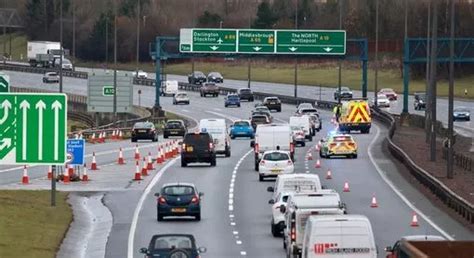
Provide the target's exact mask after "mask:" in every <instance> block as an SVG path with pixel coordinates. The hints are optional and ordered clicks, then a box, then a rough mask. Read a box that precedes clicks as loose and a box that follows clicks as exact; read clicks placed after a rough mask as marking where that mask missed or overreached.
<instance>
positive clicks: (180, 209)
mask: <svg viewBox="0 0 474 258" xmlns="http://www.w3.org/2000/svg"><path fill="white" fill-rule="evenodd" d="M171 211H172V212H176V213H183V212H186V208H172V209H171Z"/></svg>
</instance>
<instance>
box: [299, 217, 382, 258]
mask: <svg viewBox="0 0 474 258" xmlns="http://www.w3.org/2000/svg"><path fill="white" fill-rule="evenodd" d="M302 257H303V258H335V257H344V258H360V257H364V258H376V257H377V248H376V246H375V239H374V233H373V231H372V226H371V224H370V221H369V219H368V218H367V217H366V216H363V215H328V216H310V217H309V219H308V221H307V222H306V227H305V233H304V238H303V252H302Z"/></svg>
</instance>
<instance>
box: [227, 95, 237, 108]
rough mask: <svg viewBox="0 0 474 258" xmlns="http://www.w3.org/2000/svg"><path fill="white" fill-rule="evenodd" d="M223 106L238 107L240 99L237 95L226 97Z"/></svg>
mask: <svg viewBox="0 0 474 258" xmlns="http://www.w3.org/2000/svg"><path fill="white" fill-rule="evenodd" d="M224 106H225V107H228V106H237V107H240V97H239V95H237V94H229V95H227V97H226V98H225V103H224Z"/></svg>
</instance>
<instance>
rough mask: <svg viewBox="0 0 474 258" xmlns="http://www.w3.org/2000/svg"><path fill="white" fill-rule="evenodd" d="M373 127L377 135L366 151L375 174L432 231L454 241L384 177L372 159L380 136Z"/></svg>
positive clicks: (378, 131)
mask: <svg viewBox="0 0 474 258" xmlns="http://www.w3.org/2000/svg"><path fill="white" fill-rule="evenodd" d="M374 127H375V128H376V130H377V133H376V135H375V137H374V138H373V139H372V141H371V142H370V144H369V149H368V152H367V153H368V154H369V158H370V161H371V162H372V164H373V165H374V167H375V170H377V173H378V174H379V175H380V177H381V178H382V179H383V180H384V181H385V183H386V184H387V185H388V186H390V188H392V190H393V191H394V192H395V194H397V195H398V197H400V199H402V201H403V202H404V203H405V204H406V205H407V206H408V207H409V208H410V209H412V210H413V211H415V212H416V213H417V214H418V215H419V216H420V217H422V218H423V219H424V220H425V221H426V222H428V224H430V225H431V226H432V227H433V228H434V229H436V230H437V231H438V232H439V233H441V234H442V235H443V236H444V237H445V238H446V239H448V240H454V238H453V237H452V236H450V235H449V234H448V233H447V232H445V231H444V230H443V229H441V227H439V226H438V225H437V224H436V223H434V222H433V221H432V220H430V219H429V217H428V216H426V215H425V214H424V213H423V212H422V211H421V210H419V209H418V208H416V207H415V205H413V204H412V203H411V202H410V200H408V199H407V198H406V197H405V196H404V195H403V194H402V192H401V191H400V190H399V189H398V188H397V187H396V186H395V185H394V184H393V182H392V181H391V180H390V179H388V178H387V176H386V175H385V171H383V170H382V169H381V168H380V166H379V165H378V164H377V163H376V162H375V158H374V157H373V154H372V149H373V146H374V144H375V142H376V141H377V139H378V138H379V136H380V128H379V127H378V126H377V125H374Z"/></svg>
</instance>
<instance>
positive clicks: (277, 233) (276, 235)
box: [271, 220, 281, 237]
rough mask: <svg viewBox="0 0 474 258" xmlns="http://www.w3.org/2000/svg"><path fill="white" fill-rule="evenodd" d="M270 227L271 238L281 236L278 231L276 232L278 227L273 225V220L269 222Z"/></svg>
mask: <svg viewBox="0 0 474 258" xmlns="http://www.w3.org/2000/svg"><path fill="white" fill-rule="evenodd" d="M271 227H272V235H273V237H279V236H280V235H281V233H280V231H278V225H276V224H273V220H272V222H271Z"/></svg>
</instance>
